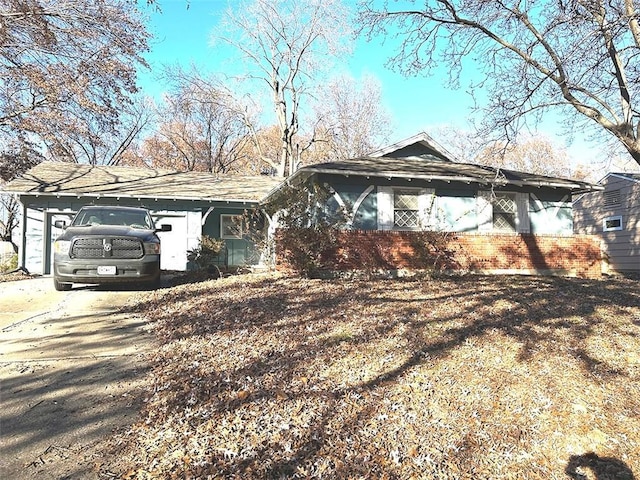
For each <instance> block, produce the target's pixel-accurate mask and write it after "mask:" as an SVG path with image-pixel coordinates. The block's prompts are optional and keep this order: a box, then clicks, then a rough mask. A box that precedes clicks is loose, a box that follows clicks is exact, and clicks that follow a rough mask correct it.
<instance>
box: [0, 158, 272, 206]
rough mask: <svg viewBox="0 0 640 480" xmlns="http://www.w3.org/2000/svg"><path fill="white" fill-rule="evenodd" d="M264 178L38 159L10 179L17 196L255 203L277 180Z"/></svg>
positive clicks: (7, 186)
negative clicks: (32, 165)
mask: <svg viewBox="0 0 640 480" xmlns="http://www.w3.org/2000/svg"><path fill="white" fill-rule="evenodd" d="M280 181H281V179H278V178H274V177H269V176H253V177H251V176H218V175H214V174H211V173H205V172H178V171H175V170H158V169H152V168H133V167H107V166H92V165H84V164H77V163H64V162H43V163H40V164H38V165H36V166H35V167H33V168H32V169H30V170H29V171H27V172H26V173H24V174H23V175H22V176H20V177H18V178H16V179H15V180H12V181H11V182H9V183H8V184H7V185H5V187H4V189H3V190H4V191H6V192H9V193H17V194H22V195H25V194H32V195H55V196H87V197H114V198H118V197H131V198H154V199H156V198H157V199H179V200H205V201H226V202H259V201H260V200H262V199H263V198H264V197H265V196H266V194H267V193H268V192H269V191H270V190H272V189H273V188H274V187H276V186H277V185H278V184H279V183H280Z"/></svg>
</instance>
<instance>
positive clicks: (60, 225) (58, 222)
mask: <svg viewBox="0 0 640 480" xmlns="http://www.w3.org/2000/svg"><path fill="white" fill-rule="evenodd" d="M53 226H54V227H56V228H67V221H66V220H55V221H54V222H53Z"/></svg>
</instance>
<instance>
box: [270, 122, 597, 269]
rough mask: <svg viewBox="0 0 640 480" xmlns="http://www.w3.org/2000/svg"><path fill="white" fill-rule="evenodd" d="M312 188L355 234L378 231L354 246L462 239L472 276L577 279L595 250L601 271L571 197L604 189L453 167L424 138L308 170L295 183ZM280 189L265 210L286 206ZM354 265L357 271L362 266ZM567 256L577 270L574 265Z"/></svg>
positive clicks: (475, 167) (506, 172) (466, 265)
mask: <svg viewBox="0 0 640 480" xmlns="http://www.w3.org/2000/svg"><path fill="white" fill-rule="evenodd" d="M313 183H315V184H319V185H324V186H325V188H328V189H329V191H330V192H331V193H332V195H331V197H330V198H329V201H328V202H327V205H326V208H327V210H328V211H330V212H331V211H333V212H338V211H340V212H347V217H348V218H347V219H346V224H347V229H348V230H352V231H357V232H369V233H368V235H362V234H361V233H360V234H357V235H353V240H352V243H359V244H360V245H362V244H363V243H365V244H366V243H367V242H374V241H375V242H376V243H377V244H378V245H380V244H385V243H386V244H395V245H396V246H395V247H393V248H396V249H402V248H405V249H406V247H407V246H406V245H404V246H403V247H400V246H399V245H400V244H402V243H403V241H401V240H400V237H402V236H398V235H389V234H393V233H398V232H411V231H419V230H425V229H426V230H431V231H442V232H455V233H457V234H459V235H457V240H456V241H457V242H458V248H459V249H464V250H465V251H466V252H467V256H469V255H470V256H471V257H473V258H472V259H469V258H467V259H466V260H464V261H462V259H459V260H460V261H459V262H458V263H460V265H461V266H462V267H464V268H465V269H471V270H476V271H478V270H479V271H491V272H501V273H509V272H524V271H526V272H546V273H553V272H558V273H571V272H573V273H575V272H576V271H577V270H580V269H582V270H584V269H585V268H587V267H585V266H584V265H583V266H580V267H577V270H576V267H575V261H574V260H577V259H579V257H580V256H581V255H582V253H583V252H584V251H586V250H589V252H590V253H589V255H587V257H589V258H586V257H585V258H584V259H583V260H584V262H586V263H588V264H589V265H590V266H589V267H588V268H589V269H591V271H594V270H596V269H599V268H600V265H599V258H596V257H598V253H596V252H595V249H594V248H593V247H594V244H593V240H592V239H585V238H582V237H574V235H573V213H572V197H573V196H574V195H576V194H581V193H585V192H591V191H597V190H600V189H602V187H600V186H597V185H592V184H590V183H587V182H582V181H576V180H569V179H563V178H554V177H547V176H543V175H536V174H530V173H525V172H516V171H512V170H504V169H497V168H493V167H487V166H480V165H473V164H465V163H459V162H454V161H452V160H451V155H450V154H448V152H446V150H445V149H444V148H442V147H441V146H440V145H438V144H437V143H436V142H434V141H433V139H431V138H430V137H429V136H428V135H426V134H424V133H422V134H419V135H416V136H414V137H411V138H408V139H406V140H404V141H402V142H398V143H396V144H394V145H392V146H390V147H386V148H384V149H381V150H379V151H377V152H374V153H373V154H372V155H370V156H368V157H362V158H355V159H350V160H344V161H336V162H328V163H321V164H315V165H308V166H304V167H301V168H300V169H299V170H297V171H296V172H295V173H294V174H293V175H292V176H291V177H289V178H288V179H287V181H286V184H288V185H310V184H313ZM283 185H284V184H283ZM279 189H283V186H280V187H279V188H277V189H276V190H275V191H273V192H271V193H270V195H269V197H268V198H267V199H266V203H268V202H269V201H271V200H273V199H274V198H277V196H278V192H279ZM372 232H378V233H376V234H373V233H372ZM381 232H382V233H381ZM385 232H387V233H385ZM489 236H490V237H489ZM372 239H375V240H372ZM585 242H586V243H585ZM405 243H406V241H405ZM389 248H391V247H389ZM401 256H402V255H400V253H396V254H393V255H392V257H393V259H391V261H389V257H387V258H386V260H385V261H384V262H383V263H384V264H385V265H387V266H388V265H392V264H393V263H394V262H395V263H397V264H398V266H399V267H402V266H407V267H415V266H416V265H412V264H411V262H410V261H409V262H408V261H407V260H406V258H405V259H401V258H400V257H401ZM351 257H353V258H355V259H356V260H354V262H353V263H354V266H355V265H357V263H358V260H357V258H361V257H359V256H358V255H351ZM405 257H406V255H405ZM552 257H553V258H552ZM568 258H569V259H571V260H572V262H573V265H574V266H569V265H568V264H567V262H566V261H567V259H568ZM523 259H526V260H527V261H523ZM563 262H564V263H563ZM347 266H350V265H347Z"/></svg>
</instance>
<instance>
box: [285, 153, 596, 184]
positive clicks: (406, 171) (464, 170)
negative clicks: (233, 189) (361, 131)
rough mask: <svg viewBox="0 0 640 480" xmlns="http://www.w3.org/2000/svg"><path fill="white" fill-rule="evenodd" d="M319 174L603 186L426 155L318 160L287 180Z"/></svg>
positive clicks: (301, 178)
mask: <svg viewBox="0 0 640 480" xmlns="http://www.w3.org/2000/svg"><path fill="white" fill-rule="evenodd" d="M320 173H324V174H331V175H342V176H345V177H350V176H356V177H378V178H388V179H393V178H395V179H399V178H404V179H414V180H418V179H419V180H427V181H445V182H463V183H477V184H480V185H484V186H488V187H491V186H496V187H501V186H507V185H514V186H518V187H522V186H530V187H550V188H564V189H568V190H571V191H572V192H573V193H581V192H587V191H593V190H602V187H600V186H598V185H593V184H590V183H587V182H581V181H578V180H570V179H564V178H556V177H547V176H544V175H536V174H532V173H524V172H517V171H514V170H505V169H498V168H494V167H486V166H482V165H474V164H468V163H454V162H450V161H442V160H441V159H439V158H429V157H427V156H420V157H408V158H392V157H375V158H373V157H362V158H355V159H352V160H343V161H338V162H328V163H319V164H316V165H309V166H305V167H302V168H300V169H299V170H298V171H297V172H296V173H295V174H294V175H293V176H291V177H290V178H289V180H288V181H289V182H290V183H295V182H297V181H304V180H305V179H307V178H309V177H310V176H312V175H314V174H320Z"/></svg>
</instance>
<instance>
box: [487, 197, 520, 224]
mask: <svg viewBox="0 0 640 480" xmlns="http://www.w3.org/2000/svg"><path fill="white" fill-rule="evenodd" d="M517 219H518V205H517V203H516V194H515V193H497V194H496V196H495V199H494V200H493V230H494V231H497V232H516V231H517Z"/></svg>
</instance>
